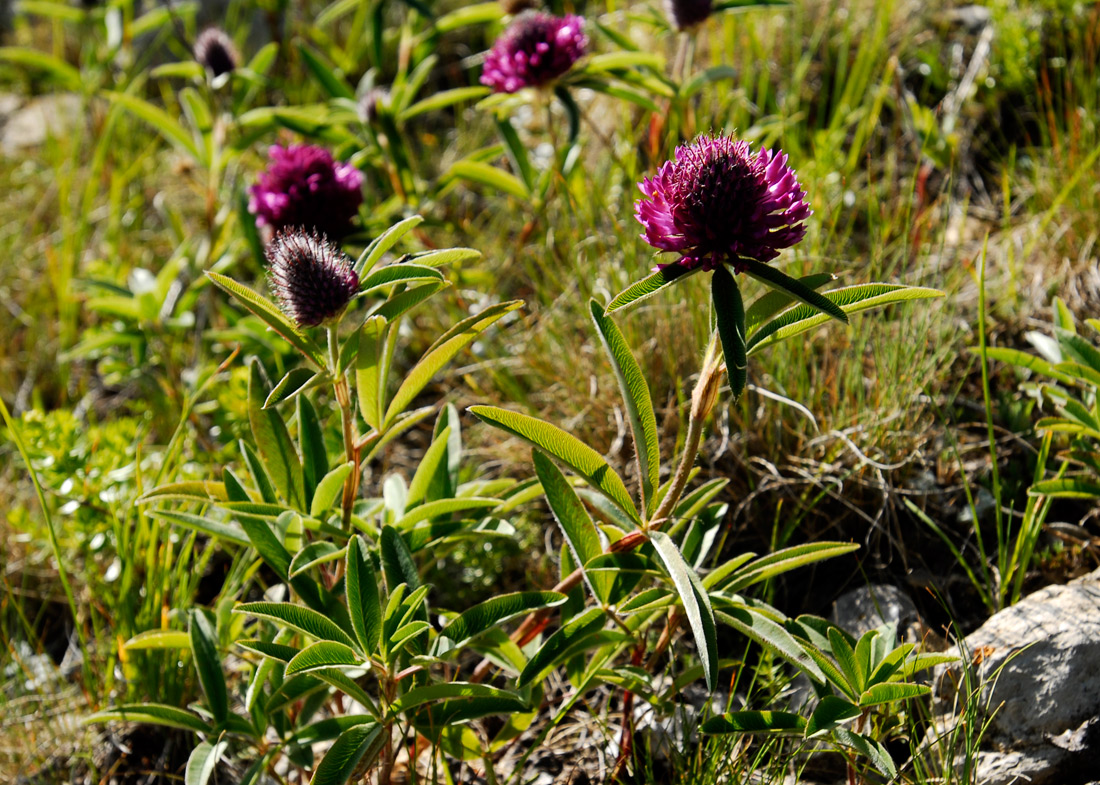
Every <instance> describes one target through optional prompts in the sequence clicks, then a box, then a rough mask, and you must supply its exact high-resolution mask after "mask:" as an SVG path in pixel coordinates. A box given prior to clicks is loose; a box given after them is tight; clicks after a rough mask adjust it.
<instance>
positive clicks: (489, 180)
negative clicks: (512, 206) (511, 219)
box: [447, 160, 531, 201]
mask: <svg viewBox="0 0 1100 785" xmlns="http://www.w3.org/2000/svg"><path fill="white" fill-rule="evenodd" d="M447 177H448V178H452V177H457V178H460V179H462V180H469V181H470V182H472V183H480V184H482V185H488V186H490V187H492V188H495V189H497V190H498V191H500V192H502V193H506V194H508V195H509V196H514V197H516V198H517V199H519V200H521V201H527V200H528V199H529V198H530V197H531V194H530V192H529V191H528V190H527V186H526V185H524V183H523V181H522V180H520V179H519V178H518V177H516V176H515V175H514V174H510V173H509V172H506V171H504V170H503V169H498V168H497V167H495V166H492V165H490V164H487V163H484V162H482V161H470V160H464V161H459V162H458V163H456V164H455V165H454V166H452V167H451V169H450V171H449V172H448V173H447Z"/></svg>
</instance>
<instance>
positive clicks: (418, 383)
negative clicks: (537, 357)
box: [383, 300, 523, 424]
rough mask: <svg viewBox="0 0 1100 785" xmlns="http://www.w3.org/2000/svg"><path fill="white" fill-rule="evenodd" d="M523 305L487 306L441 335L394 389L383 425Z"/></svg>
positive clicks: (390, 421) (520, 303)
mask: <svg viewBox="0 0 1100 785" xmlns="http://www.w3.org/2000/svg"><path fill="white" fill-rule="evenodd" d="M522 306H523V301H522V300H512V301H510V302H506V303H497V304H496V305H490V306H489V307H488V308H486V309H485V310H483V311H482V312H481V313H479V314H477V315H476V316H471V317H469V318H468V319H463V320H462V321H461V322H459V323H458V324H456V325H455V326H454V327H452V328H451V329H450V330H448V331H447V332H446V333H444V335H443V336H442V337H441V338H440V339H439V340H437V341H436V342H435V344H434V345H433V346H432V347H431V348H430V349H429V350H428V352H427V353H426V354H425V355H424V356H423V357H421V358H420V361H419V362H417V364H416V365H415V366H413V368H412V370H411V371H409V373H408V374H407V375H406V376H405V380H404V381H403V382H402V383H401V386H400V387H398V388H397V392H396V393H394V396H393V400H392V401H390V405H389V407H387V409H386V415H385V417H384V418H383V421H384V423H386V424H389V423H392V422H393V421H394V419H395V418H396V417H397V415H399V414H400V413H401V412H403V411H404V410H405V407H406V406H408V405H409V404H410V403H412V400H413V398H415V397H416V395H417V394H418V393H419V392H420V391H421V390H423V389H424V387H425V386H426V385H427V384H428V382H430V381H431V379H432V377H433V376H435V375H436V373H438V372H439V370H440V369H441V368H442V367H443V366H444V365H446V364H447V363H448V362H450V360H451V358H452V357H454V356H455V355H456V354H458V352H459V351H460V350H461V349H462V348H463V347H464V346H466V345H467V344H469V343H470V342H471V341H473V340H474V338H476V337H477V336H478V335H480V334H481V333H482V331H484V330H485V329H486V328H487V327H488V326H489V325H491V324H492V323H493V322H495V321H497V320H498V319H500V318H501V317H502V316H504V315H505V314H507V313H510V312H512V311H514V310H516V309H517V308H520V307H522Z"/></svg>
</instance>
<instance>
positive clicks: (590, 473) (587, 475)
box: [469, 406, 641, 523]
mask: <svg viewBox="0 0 1100 785" xmlns="http://www.w3.org/2000/svg"><path fill="white" fill-rule="evenodd" d="M469 411H470V413H471V414H473V415H474V416H476V417H477V418H478V419H480V420H481V421H482V422H486V423H488V424H489V425H492V426H494V427H496V428H500V429H501V430H503V431H507V432H508V433H511V434H512V435H514V436H518V437H519V438H521V439H523V440H524V441H526V442H528V443H530V444H533V445H534V446H535V447H538V448H539V449H540V450H543V451H545V452H546V453H548V454H549V455H551V456H552V457H554V458H557V459H558V460H559V461H561V462H562V463H564V464H565V465H566V466H569V467H570V468H572V469H573V470H574V471H576V472H577V473H578V474H579V475H581V477H583V478H584V479H585V480H587V481H588V483H589V484H590V485H591V486H592V487H593V488H596V489H597V490H599V491H600V492H601V493H603V495H604V496H606V497H607V498H608V499H609V500H610V501H611V502H612V503H614V504H615V505H616V506H617V507H618V508H619V509H621V510H622V511H623V512H624V513H626V514H627V515H628V516H630V519H631V520H632V521H634V522H635V523H641V519H640V518H639V517H638V511H637V509H636V508H635V507H634V502H633V501H631V499H630V494H629V493H627V490H626V485H624V484H623V480H622V478H621V477H620V476H619V475H618V474H616V473H615V470H614V469H612V468H611V467H610V466H609V465H608V464H607V461H605V460H604V459H603V457H602V456H600V454H599V453H597V452H596V451H595V450H593V449H592V448H591V447H589V446H588V445H586V444H584V443H583V442H581V441H580V440H579V439H577V437H575V436H573V435H571V434H569V433H566V432H565V431H563V430H562V429H561V428H559V427H557V426H556V425H551V424H550V423H548V422H544V421H543V420H539V419H536V418H534V417H530V416H528V415H526V414H520V413H518V412H511V411H508V410H507V409H500V408H498V407H496V406H471V407H470V408H469Z"/></svg>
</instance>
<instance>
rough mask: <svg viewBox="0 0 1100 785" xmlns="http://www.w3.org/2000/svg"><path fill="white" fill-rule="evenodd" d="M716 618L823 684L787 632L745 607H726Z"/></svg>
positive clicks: (813, 666)
mask: <svg viewBox="0 0 1100 785" xmlns="http://www.w3.org/2000/svg"><path fill="white" fill-rule="evenodd" d="M718 617H719V618H720V619H721V620H722V621H723V622H724V623H726V624H728V625H729V626H730V627H733V628H734V629H735V630H737V631H738V632H740V633H741V634H742V635H744V636H745V637H746V638H749V639H751V640H754V641H756V642H757V643H759V644H760V645H761V646H765V647H767V648H768V649H770V650H771V651H773V652H774V653H775V654H778V655H779V656H780V657H782V658H783V659H785V660H787V661H788V662H790V663H791V664H793V665H795V666H796V667H798V668H801V669H802V670H804V671H806V673H807V675H809V676H810V678H812V679H814V680H816V681H817V682H818V683H822V682H824V681H825V674H823V673H822V672H821V669H820V668H819V667H818V666H817V664H816V663H815V662H814V661H813V658H812V657H810V655H809V654H807V653H806V651H805V649H803V647H802V646H800V645H799V643H798V641H797V640H795V638H794V636H792V635H791V634H790V633H789V632H787V631H786V630H785V629H783V628H782V627H781V626H780V625H778V624H776V623H775V622H774V621H772V620H771V619H769V618H767V617H766V616H764V615H763V614H762V613H759V612H756V611H754V610H752V609H750V608H746V607H740V608H737V607H727V608H724V609H722V610H720V611H719V612H718Z"/></svg>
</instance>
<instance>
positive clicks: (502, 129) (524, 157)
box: [496, 118, 538, 192]
mask: <svg viewBox="0 0 1100 785" xmlns="http://www.w3.org/2000/svg"><path fill="white" fill-rule="evenodd" d="M496 126H497V133H499V134H500V138H501V139H502V140H504V152H506V153H507V154H508V160H509V162H511V164H512V171H514V172H518V173H519V175H520V177H522V178H523V184H524V185H525V186H526V187H527V190H528V192H530V191H532V190H534V188H535V185H536V184H537V180H538V176H537V175H536V173H535V169H534V167H533V166H531V157H530V156H529V155H528V153H527V146H526V145H525V144H524V143H523V141H522V140H521V139H520V138H519V134H518V133H516V129H515V126H513V125H512V121H511V120H509V119H507V118H504V119H501V118H497V120H496Z"/></svg>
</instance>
